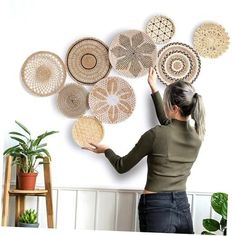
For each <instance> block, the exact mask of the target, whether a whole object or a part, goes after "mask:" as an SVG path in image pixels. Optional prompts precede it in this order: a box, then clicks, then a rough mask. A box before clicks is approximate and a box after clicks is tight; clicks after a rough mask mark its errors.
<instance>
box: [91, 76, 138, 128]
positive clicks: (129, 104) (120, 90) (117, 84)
mask: <svg viewBox="0 0 236 236" xmlns="http://www.w3.org/2000/svg"><path fill="white" fill-rule="evenodd" d="M89 106H90V108H91V111H92V113H93V114H94V115H95V116H96V117H97V118H98V119H99V120H100V121H102V122H104V123H109V124H114V123H118V122H121V121H124V120H125V119H127V118H128V117H129V116H130V115H131V114H132V112H133V110H134V107H135V94H134V91H133V89H132V87H131V86H130V85H129V83H128V82H126V81H125V80H124V79H121V78H120V77H107V78H104V79H102V80H101V81H99V82H98V83H96V84H95V85H94V87H93V89H92V91H91V92H90V94H89Z"/></svg>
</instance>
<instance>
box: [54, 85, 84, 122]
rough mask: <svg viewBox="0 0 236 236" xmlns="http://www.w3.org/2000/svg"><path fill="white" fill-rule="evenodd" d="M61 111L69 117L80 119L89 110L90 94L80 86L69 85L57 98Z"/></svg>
mask: <svg viewBox="0 0 236 236" xmlns="http://www.w3.org/2000/svg"><path fill="white" fill-rule="evenodd" d="M57 104H58V107H59V109H60V111H61V112H62V113H63V114H64V115H66V116H68V117H72V118H75V117H79V116H80V115H83V114H84V113H85V112H86V110H87V109H88V92H87V90H86V89H85V88H84V87H83V86H81V85H78V84H67V85H66V86H65V87H64V88H63V89H62V90H61V91H60V92H59V93H58V97H57Z"/></svg>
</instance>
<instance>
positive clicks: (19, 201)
mask: <svg viewBox="0 0 236 236" xmlns="http://www.w3.org/2000/svg"><path fill="white" fill-rule="evenodd" d="M24 210H25V196H22V195H16V209H15V226H17V223H18V221H19V217H20V215H21V214H22V213H23V212H24Z"/></svg>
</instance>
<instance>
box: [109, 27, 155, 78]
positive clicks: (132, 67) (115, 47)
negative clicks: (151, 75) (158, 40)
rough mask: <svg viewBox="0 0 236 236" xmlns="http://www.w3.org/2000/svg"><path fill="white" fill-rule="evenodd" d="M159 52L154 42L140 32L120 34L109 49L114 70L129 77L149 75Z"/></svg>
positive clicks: (131, 31)
mask: <svg viewBox="0 0 236 236" xmlns="http://www.w3.org/2000/svg"><path fill="white" fill-rule="evenodd" d="M156 57H157V50H156V45H155V43H154V42H153V40H152V39H151V38H150V37H149V36H148V35H147V34H145V33H143V32H141V31H138V30H129V31H125V32H123V33H120V34H118V35H117V36H116V37H115V38H114V39H113V40H112V43H111V45H110V47H109V58H110V62H111V64H112V66H113V68H114V69H115V70H116V71H117V72H118V73H120V74H122V75H125V76H128V77H132V78H134V77H139V76H142V75H145V74H147V72H148V70H149V68H150V67H153V66H154V65H155V64H156Z"/></svg>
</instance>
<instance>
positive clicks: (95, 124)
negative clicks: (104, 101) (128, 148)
mask: <svg viewBox="0 0 236 236" xmlns="http://www.w3.org/2000/svg"><path fill="white" fill-rule="evenodd" d="M72 136H73V139H74V141H75V142H76V143H77V144H78V145H79V146H81V147H91V145H90V144H89V143H99V142H101V140H102V139H103V136H104V129H103V126H102V124H101V122H100V121H99V120H98V119H97V118H95V117H93V116H81V117H79V118H78V120H76V121H75V123H74V125H73V128H72Z"/></svg>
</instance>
